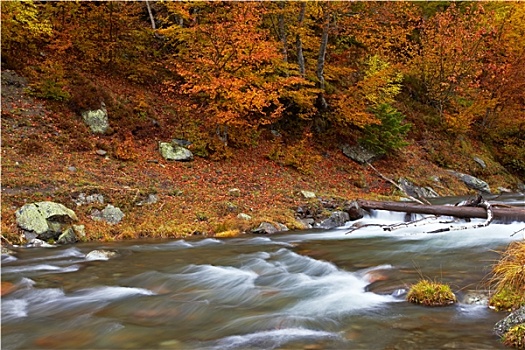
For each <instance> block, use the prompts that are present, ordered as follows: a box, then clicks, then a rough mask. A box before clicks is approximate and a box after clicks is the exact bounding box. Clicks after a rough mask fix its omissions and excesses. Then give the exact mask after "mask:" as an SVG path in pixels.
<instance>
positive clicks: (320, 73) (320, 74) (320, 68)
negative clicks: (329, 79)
mask: <svg viewBox="0 0 525 350" xmlns="http://www.w3.org/2000/svg"><path fill="white" fill-rule="evenodd" d="M323 10H324V15H323V22H324V23H323V25H324V27H323V34H322V36H321V46H320V48H319V57H318V58H317V70H316V73H317V79H319V88H320V89H321V90H322V91H321V92H320V93H319V96H318V101H319V104H320V107H321V109H327V108H328V104H327V103H326V99H325V98H324V94H323V92H324V89H325V80H324V65H325V60H326V47H327V46H328V31H329V30H330V11H329V9H328V5H327V4H325V6H324V9H323Z"/></svg>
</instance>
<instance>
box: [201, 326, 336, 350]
mask: <svg viewBox="0 0 525 350" xmlns="http://www.w3.org/2000/svg"><path fill="white" fill-rule="evenodd" d="M322 339H331V340H340V341H343V338H342V337H341V336H340V335H339V334H337V333H333V332H324V331H317V330H311V329H303V328H285V329H275V330H268V331H261V332H256V333H250V334H245V335H233V336H230V337H225V338H223V339H220V340H219V341H217V343H216V344H215V345H211V346H209V347H206V348H207V349H247V348H257V349H275V348H278V347H280V346H284V345H286V344H287V343H289V342H292V341H303V342H309V341H319V340H322Z"/></svg>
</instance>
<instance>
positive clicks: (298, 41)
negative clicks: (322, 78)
mask: <svg viewBox="0 0 525 350" xmlns="http://www.w3.org/2000/svg"><path fill="white" fill-rule="evenodd" d="M305 11H306V2H302V3H301V11H300V12H299V18H298V22H299V29H301V28H302V27H303V22H304V13H305ZM295 46H296V48H297V64H299V72H300V73H301V77H303V78H304V77H305V73H306V67H305V62H304V54H303V41H302V40H301V35H300V34H299V33H297V35H296V37H295Z"/></svg>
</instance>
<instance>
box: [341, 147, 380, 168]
mask: <svg viewBox="0 0 525 350" xmlns="http://www.w3.org/2000/svg"><path fill="white" fill-rule="evenodd" d="M342 150H343V154H344V155H345V156H347V157H348V158H350V159H352V160H353V161H355V162H357V163H359V164H366V163H372V162H373V161H374V160H377V159H379V158H380V157H381V155H380V154H378V153H375V152H372V151H370V150H368V149H366V148H364V147H363V146H361V145H354V146H350V145H343V147H342Z"/></svg>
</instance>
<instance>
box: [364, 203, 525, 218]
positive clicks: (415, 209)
mask: <svg viewBox="0 0 525 350" xmlns="http://www.w3.org/2000/svg"><path fill="white" fill-rule="evenodd" d="M357 203H358V204H359V206H360V207H361V208H363V209H365V210H370V209H376V210H390V211H399V212H405V213H414V214H434V215H448V216H455V217H460V218H482V219H486V218H487V210H485V209H484V208H481V207H467V206H448V205H420V204H414V203H402V202H380V201H366V200H361V199H360V200H358V201H357ZM492 212H493V214H494V220H501V221H504V222H511V221H521V222H525V208H519V207H512V208H498V207H494V206H493V207H492Z"/></svg>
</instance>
